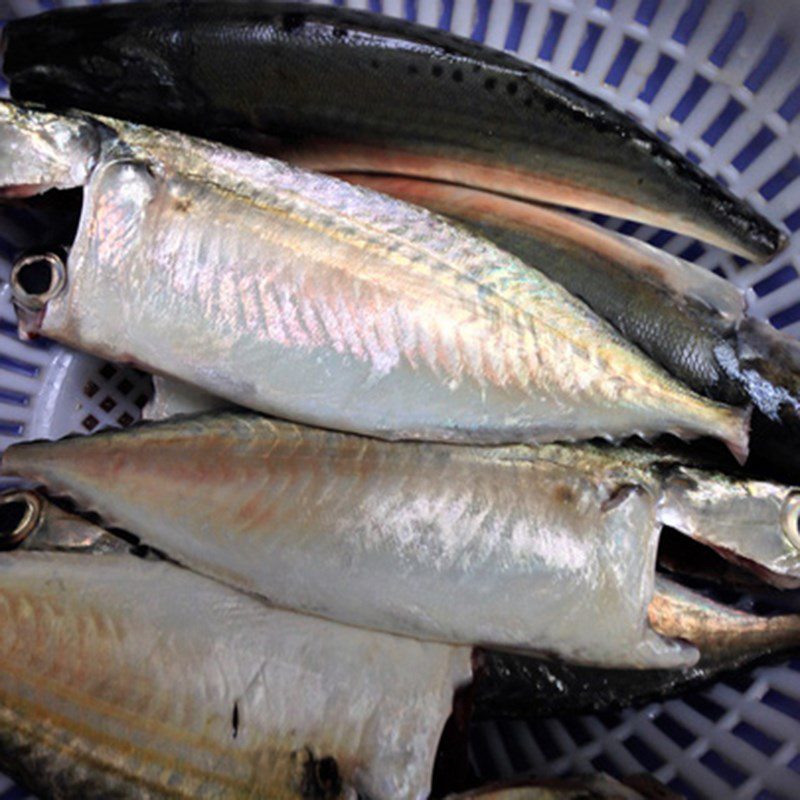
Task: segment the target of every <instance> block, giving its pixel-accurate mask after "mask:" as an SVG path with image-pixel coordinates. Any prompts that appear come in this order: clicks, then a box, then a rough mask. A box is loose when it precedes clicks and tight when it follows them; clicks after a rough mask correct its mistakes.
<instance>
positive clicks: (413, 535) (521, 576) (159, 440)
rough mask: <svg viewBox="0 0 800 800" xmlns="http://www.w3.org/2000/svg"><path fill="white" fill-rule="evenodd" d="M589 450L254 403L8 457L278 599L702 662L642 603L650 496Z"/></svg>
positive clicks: (167, 545) (653, 515) (498, 639)
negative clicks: (464, 436)
mask: <svg viewBox="0 0 800 800" xmlns="http://www.w3.org/2000/svg"><path fill="white" fill-rule="evenodd" d="M154 454H157V457H156V456H154ZM594 469H595V465H594V464H593V463H592V464H590V467H589V469H581V468H576V466H575V465H573V464H568V465H561V464H558V463H555V462H554V461H553V460H547V459H542V458H539V457H538V455H537V451H536V450H535V449H532V448H530V447H526V446H517V447H507V448H483V447H464V446H453V445H446V444H427V443H416V442H406V443H388V442H383V441H381V440H378V439H371V438H366V437H360V436H354V435H350V434H341V433H333V432H329V431H324V430H321V429H315V428H308V427H303V426H297V425H293V424H291V423H286V422H281V421H272V420H269V419H267V418H265V417H262V416H260V415H257V414H250V413H228V414H212V415H203V416H200V417H196V418H181V419H177V420H175V421H174V422H170V421H167V422H162V423H153V424H148V425H140V426H137V427H134V428H131V429H128V430H126V431H117V432H114V431H107V432H104V433H101V434H98V435H93V436H90V437H73V438H70V439H65V440H62V441H60V442H41V443H32V444H22V445H15V446H12V447H11V448H9V449H8V450H7V451H6V453H5V454H4V456H3V471H4V472H5V473H6V474H14V475H19V476H24V477H26V478H28V479H32V480H33V481H35V482H36V483H38V484H42V485H44V486H46V487H47V489H48V491H49V492H52V493H53V494H56V495H60V494H66V495H68V496H70V497H71V498H73V499H74V501H75V502H76V503H77V504H78V505H79V507H82V508H84V509H87V510H92V511H96V512H97V513H99V514H100V516H101V518H102V519H103V521H104V522H105V523H106V524H112V525H114V526H116V527H119V528H123V529H125V530H128V531H130V532H131V533H134V534H136V535H137V536H139V537H140V538H141V540H142V542H143V543H144V544H146V545H150V546H152V547H155V548H157V549H158V550H161V551H162V552H165V553H167V554H168V555H169V556H170V557H172V558H174V559H175V560H177V561H179V562H181V563H183V564H185V565H186V566H188V567H189V568H191V569H194V570H196V571H198V572H202V573H206V574H208V575H210V576H212V577H215V578H217V579H219V580H222V581H224V582H226V583H229V584H231V585H233V586H235V587H237V588H240V589H243V590H245V591H248V592H252V593H255V594H260V595H262V596H265V597H268V598H269V599H270V601H271V602H272V603H274V604H276V605H279V606H283V607H287V608H292V609H295V610H298V611H302V612H306V613H313V614H318V615H320V616H324V617H327V618H330V619H334V620H337V621H339V622H344V623H348V624H353V625H359V626H362V627H366V628H374V629H380V630H384V631H388V632H391V633H398V634H405V635H410V636H415V637H418V638H423V639H432V640H437V641H443V642H449V643H453V644H470V645H472V644H482V645H486V646H495V647H506V648H512V649H517V650H523V651H528V652H530V651H535V652H548V653H554V654H557V655H559V656H561V657H563V658H566V659H569V660H570V661H573V662H576V663H586V664H593V665H600V664H603V665H608V666H631V667H635V668H644V667H658V666H661V667H672V666H683V665H687V664H691V663H693V662H694V661H695V660H696V658H697V652H696V650H695V649H694V648H692V647H689V646H685V645H683V644H680V643H678V642H676V641H673V640H669V639H665V638H662V637H660V636H658V635H657V634H656V633H655V632H654V631H653V630H652V629H651V628H650V626H649V623H648V620H647V614H648V606H649V604H650V602H651V600H652V598H653V588H654V580H655V558H656V549H657V545H658V535H659V530H660V525H659V523H658V520H657V514H658V508H657V498H656V496H655V495H653V494H651V493H650V492H649V491H648V490H647V489H646V488H645V487H642V486H641V484H640V485H638V486H637V485H632V484H631V482H630V481H629V480H627V478H626V480H625V481H619V480H616V479H615V478H613V477H611V478H610V479H607V480H606V479H603V480H597V479H596V478H595V476H594V474H593V470H594ZM565 587H569V588H568V590H567V591H565Z"/></svg>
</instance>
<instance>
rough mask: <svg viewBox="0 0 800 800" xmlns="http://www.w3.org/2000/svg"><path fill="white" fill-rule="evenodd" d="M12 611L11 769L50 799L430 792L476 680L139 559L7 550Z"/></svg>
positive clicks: (7, 664) (1, 717) (444, 664)
mask: <svg viewBox="0 0 800 800" xmlns="http://www.w3.org/2000/svg"><path fill="white" fill-rule="evenodd" d="M0 608H2V614H0V642H1V643H2V655H1V656H0V660H1V661H2V669H0V731H2V736H0V765H1V766H2V768H3V770H4V771H7V772H8V773H9V774H10V775H12V776H13V777H14V778H15V779H17V780H19V781H21V782H22V783H24V785H26V786H27V787H30V788H31V789H32V790H33V791H36V792H37V793H38V794H40V795H41V796H43V797H53V798H76V800H77V798H98V799H99V798H108V797H115V798H137V800H138V798H144V797H146V798H167V797H169V798H175V797H186V798H190V797H191V798H202V797H207V798H212V797H226V798H253V797H271V798H298V800H300V799H301V798H303V800H308V798H312V797H319V798H321V797H327V798H352V800H355V798H356V796H357V794H358V795H363V796H368V797H370V798H385V799H386V800H394V799H395V798H409V800H411V799H412V798H413V799H414V800H416V799H417V798H422V797H426V796H427V793H428V788H429V784H430V775H431V772H432V767H433V760H434V753H435V750H436V746H437V743H438V739H439V736H440V734H441V731H442V728H443V727H444V723H445V720H446V719H447V717H448V716H449V714H450V712H451V706H452V702H453V695H454V691H455V690H456V689H457V688H458V687H459V686H461V685H462V684H464V683H468V682H469V680H470V679H471V666H470V651H469V649H465V648H452V647H446V646H443V645H437V644H433V643H429V642H428V643H422V642H416V641H414V640H412V639H407V638H401V637H392V636H387V635H384V634H380V633H375V632H366V631H362V630H358V629H354V628H348V627H345V626H340V625H336V624H335V623H332V622H327V621H324V620H320V619H316V618H313V617H304V616H300V615H297V614H292V613H290V612H286V611H281V610H277V609H273V608H269V607H268V606H266V605H265V604H264V603H262V602H261V601H259V600H257V599H254V598H251V597H248V596H246V595H243V594H241V593H239V592H235V591H233V590H231V589H229V588H227V587H225V586H222V585H220V584H218V583H215V582H213V581H210V580H207V579H206V578H203V577H201V576H198V575H195V574H193V573H190V572H188V571H186V570H183V569H180V568H179V567H176V566H175V565H173V564H168V563H166V562H155V561H148V560H143V559H140V558H136V557H135V556H131V555H128V554H115V553H109V554H105V555H103V556H93V555H88V554H80V553H77V554H76V553H59V552H29V551H23V552H12V553H6V554H3V555H2V556H0Z"/></svg>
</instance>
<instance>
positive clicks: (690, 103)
mask: <svg viewBox="0 0 800 800" xmlns="http://www.w3.org/2000/svg"><path fill="white" fill-rule="evenodd" d="M710 86H711V83H710V82H709V81H707V80H706V79H705V78H704V77H703V76H702V75H695V76H694V79H693V80H692V82H691V84H690V86H689V88H688V89H687V90H686V92H685V93H684V95H683V97H681V99H680V100H679V101H678V105H676V106H675V108H674V109H673V110H672V113H671V114H670V116H671V117H672V119H674V120H675V121H676V122H685V121H686V118H687V117H688V116H689V114H691V113H692V111H694V109H695V107H696V106H697V104H698V103H699V102H700V101H701V100H702V99H703V97H704V96H705V94H706V92H707V91H708V89H709V87H710Z"/></svg>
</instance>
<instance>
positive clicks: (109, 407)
mask: <svg viewBox="0 0 800 800" xmlns="http://www.w3.org/2000/svg"><path fill="white" fill-rule="evenodd" d="M116 407H117V401H116V400H115V399H114V398H113V397H111V396H110V395H109V396H108V397H106V398H105V399H104V400H103V402H102V403H100V408H102V409H103V411H105V412H106V414H108V413H110V412H111V411H113V410H114V409H115V408H116Z"/></svg>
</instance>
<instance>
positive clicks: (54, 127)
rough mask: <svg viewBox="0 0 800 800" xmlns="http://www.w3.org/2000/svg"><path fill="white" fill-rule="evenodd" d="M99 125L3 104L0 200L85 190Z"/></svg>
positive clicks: (0, 105) (0, 114)
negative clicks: (62, 190) (47, 192)
mask: <svg viewBox="0 0 800 800" xmlns="http://www.w3.org/2000/svg"><path fill="white" fill-rule="evenodd" d="M100 136H101V134H100V129H99V126H98V125H97V124H96V123H94V122H93V121H91V120H90V119H88V118H86V117H82V116H80V115H62V114H52V113H50V112H49V111H44V110H43V109H40V108H38V107H36V106H30V105H23V104H19V103H13V102H8V101H6V102H0V198H24V197H30V196H32V195H35V194H42V193H43V192H46V191H48V190H49V189H73V188H75V187H79V186H83V185H84V184H85V183H86V181H87V179H88V177H89V174H90V173H91V170H92V168H93V166H94V164H95V162H96V159H97V157H98V155H99V152H100Z"/></svg>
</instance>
